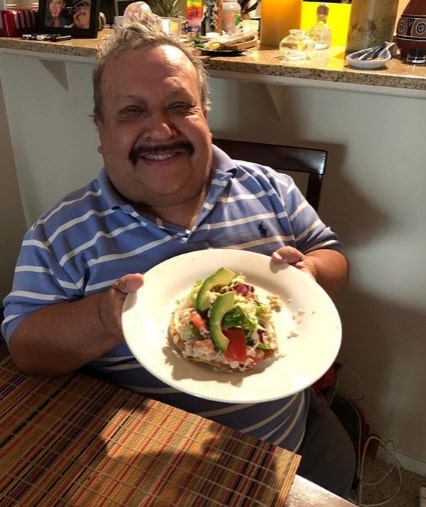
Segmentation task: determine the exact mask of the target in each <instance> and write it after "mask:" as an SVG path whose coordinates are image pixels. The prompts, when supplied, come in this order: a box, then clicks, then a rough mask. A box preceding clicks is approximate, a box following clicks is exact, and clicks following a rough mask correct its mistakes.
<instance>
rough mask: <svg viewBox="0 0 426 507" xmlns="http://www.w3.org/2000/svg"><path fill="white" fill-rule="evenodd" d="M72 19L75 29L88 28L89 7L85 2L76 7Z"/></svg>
mask: <svg viewBox="0 0 426 507" xmlns="http://www.w3.org/2000/svg"><path fill="white" fill-rule="evenodd" d="M72 17H73V20H74V26H75V27H76V28H90V5H89V4H88V3H87V2H81V3H80V4H78V5H76V6H75V7H74V13H73V16H72Z"/></svg>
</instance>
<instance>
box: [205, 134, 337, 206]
mask: <svg viewBox="0 0 426 507" xmlns="http://www.w3.org/2000/svg"><path fill="white" fill-rule="evenodd" d="M213 143H214V144H215V145H216V146H218V147H219V148H221V149H222V150H223V151H225V152H226V153H227V154H228V155H229V156H230V157H231V158H233V159H236V160H246V161H249V162H255V163H257V164H262V165H267V166H269V167H272V168H273V169H275V170H276V171H278V172H283V173H292V172H294V173H304V174H306V175H307V184H306V190H305V195H306V199H307V200H308V202H309V203H310V204H311V206H312V207H313V208H315V209H316V210H317V209H318V205H319V200H320V195H321V186H322V179H323V176H324V174H325V170H326V164H327V151H326V150H322V149H314V148H300V147H298V146H284V145H278V144H267V143H254V142H253V143H252V142H250V141H236V140H230V139H219V138H215V137H214V138H213Z"/></svg>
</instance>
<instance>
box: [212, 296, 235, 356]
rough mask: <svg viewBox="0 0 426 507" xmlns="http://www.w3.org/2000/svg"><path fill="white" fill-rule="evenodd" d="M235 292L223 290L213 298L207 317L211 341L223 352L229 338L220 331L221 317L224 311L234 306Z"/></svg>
mask: <svg viewBox="0 0 426 507" xmlns="http://www.w3.org/2000/svg"><path fill="white" fill-rule="evenodd" d="M234 300H235V293H234V292H225V294H220V295H219V296H217V298H216V299H215V301H214V303H213V305H212V307H211V310H210V318H209V331H210V336H211V337H212V340H213V343H214V344H215V346H216V348H217V349H218V350H221V351H222V352H225V351H226V349H227V348H228V345H229V338H227V337H226V336H225V335H224V334H223V333H222V319H223V316H224V315H225V313H227V312H229V311H230V310H232V308H233V306H234Z"/></svg>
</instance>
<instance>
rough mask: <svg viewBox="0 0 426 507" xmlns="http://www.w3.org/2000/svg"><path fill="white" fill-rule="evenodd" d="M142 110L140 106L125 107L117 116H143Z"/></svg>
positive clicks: (124, 117)
mask: <svg viewBox="0 0 426 507" xmlns="http://www.w3.org/2000/svg"><path fill="white" fill-rule="evenodd" d="M143 112H144V110H143V109H142V108H141V107H140V106H127V107H125V108H123V109H122V110H121V111H120V112H119V114H118V117H119V118H123V119H126V118H134V117H135V116H138V115H140V114H143Z"/></svg>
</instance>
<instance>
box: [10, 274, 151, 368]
mask: <svg viewBox="0 0 426 507" xmlns="http://www.w3.org/2000/svg"><path fill="white" fill-rule="evenodd" d="M142 284H143V277H142V275H140V274H130V275H126V276H123V277H122V278H120V280H118V281H117V282H116V283H115V284H114V285H113V286H112V287H111V288H110V289H108V290H107V291H105V292H103V293H100V294H95V295H92V296H88V297H85V298H83V299H81V300H79V301H73V302H63V303H57V304H53V305H49V306H46V307H44V308H42V309H40V310H38V311H36V312H34V313H32V314H31V315H29V316H28V317H27V318H26V319H25V320H24V321H23V322H21V324H20V325H19V326H18V327H17V328H16V329H15V331H14V332H13V334H12V336H11V338H10V341H9V350H10V354H11V356H12V359H13V360H14V361H15V363H16V364H17V366H18V367H19V368H20V369H21V370H22V371H24V372H25V373H33V374H42V375H62V374H65V373H69V372H71V371H73V370H76V369H78V368H80V367H82V366H84V365H85V364H86V363H88V362H89V361H92V360H93V359H96V358H97V357H99V356H101V355H102V354H104V353H105V352H107V351H108V350H111V349H112V348H113V347H115V346H117V345H119V344H120V343H121V342H122V341H123V340H124V338H123V333H122V329H121V311H122V307H123V303H124V300H125V298H126V294H127V293H129V292H134V291H136V290H137V289H138V288H139V287H141V286H142Z"/></svg>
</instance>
